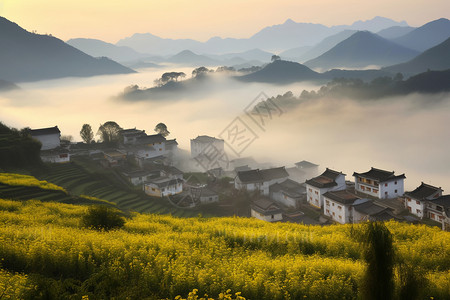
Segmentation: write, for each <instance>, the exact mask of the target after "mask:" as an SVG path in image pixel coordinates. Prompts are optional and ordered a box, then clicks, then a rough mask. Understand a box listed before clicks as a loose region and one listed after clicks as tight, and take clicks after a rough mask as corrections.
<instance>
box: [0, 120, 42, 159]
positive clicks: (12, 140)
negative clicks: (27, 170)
mask: <svg viewBox="0 0 450 300" xmlns="http://www.w3.org/2000/svg"><path fill="white" fill-rule="evenodd" d="M40 150H41V143H40V142H39V141H37V140H35V139H33V138H32V137H31V136H30V135H29V132H28V130H21V131H18V130H17V129H14V128H12V129H11V128H9V127H7V126H6V125H4V124H3V123H2V122H0V168H21V167H29V166H32V165H38V164H40V163H41V158H40V156H39V154H40Z"/></svg>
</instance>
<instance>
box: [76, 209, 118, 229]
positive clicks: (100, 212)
mask: <svg viewBox="0 0 450 300" xmlns="http://www.w3.org/2000/svg"><path fill="white" fill-rule="evenodd" d="M82 222H83V226H85V227H88V228H92V229H97V230H106V231H107V230H111V229H115V228H121V227H123V225H125V219H124V218H123V217H122V216H121V214H120V212H119V211H117V210H116V209H112V208H109V207H107V206H104V205H96V206H91V207H89V209H88V211H87V214H86V215H84V216H83V219H82Z"/></svg>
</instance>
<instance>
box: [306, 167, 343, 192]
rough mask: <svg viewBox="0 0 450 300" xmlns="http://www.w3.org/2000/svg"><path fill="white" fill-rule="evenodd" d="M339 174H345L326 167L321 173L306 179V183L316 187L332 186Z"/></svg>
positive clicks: (334, 184)
mask: <svg viewBox="0 0 450 300" xmlns="http://www.w3.org/2000/svg"><path fill="white" fill-rule="evenodd" d="M339 175H344V176H345V174H344V173H342V172H337V171H334V170H331V169H328V168H327V169H326V170H325V172H323V173H322V174H321V175H319V176H317V177H314V178H311V179H310V180H307V181H306V184H309V185H312V186H314V187H318V188H325V187H333V186H336V185H337V183H336V181H335V180H336V178H337V177H338V176H339Z"/></svg>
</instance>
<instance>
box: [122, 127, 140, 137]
mask: <svg viewBox="0 0 450 300" xmlns="http://www.w3.org/2000/svg"><path fill="white" fill-rule="evenodd" d="M120 134H121V135H125V136H135V135H137V136H139V135H145V130H139V129H136V127H135V128H130V129H122V130H121V131H120Z"/></svg>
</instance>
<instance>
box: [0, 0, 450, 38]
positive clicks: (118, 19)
mask: <svg viewBox="0 0 450 300" xmlns="http://www.w3.org/2000/svg"><path fill="white" fill-rule="evenodd" d="M0 15H1V16H3V17H5V18H7V19H9V20H11V21H14V22H16V23H18V24H19V25H20V26H22V27H24V28H25V29H27V30H29V31H31V30H36V31H37V32H38V33H50V34H53V35H54V36H56V37H59V38H61V39H63V40H68V39H70V38H78V37H85V38H96V39H101V40H104V41H107V42H112V43H115V42H117V41H118V40H119V39H121V38H124V37H127V36H130V35H132V34H133V33H137V32H138V33H145V32H150V33H152V34H155V35H158V36H161V37H164V38H193V39H198V40H202V41H204V40H207V39H208V38H210V37H213V36H221V37H236V38H245V37H250V36H251V35H252V34H254V33H256V32H258V31H259V30H261V29H262V28H264V27H266V26H270V25H273V24H280V23H284V21H285V20H286V19H288V18H291V19H292V20H294V21H296V22H308V23H321V24H324V25H327V26H332V25H342V24H351V23H353V22H354V21H357V20H368V19H372V18H373V17H375V16H383V17H387V18H391V19H393V20H396V21H402V20H405V21H406V22H408V24H409V25H411V26H421V25H423V24H424V23H427V22H429V21H431V20H435V19H438V18H450V1H448V0H397V1H392V0H378V1H373V0H341V1H335V0H316V1H310V0H307V1H305V0H300V1H299V0H277V1H259V0H228V1H219V0H196V1H186V0H165V1H161V0H128V1H123V0H95V1H92V0H77V1H73V0H64V1H61V0H39V1H37V0H0Z"/></svg>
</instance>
